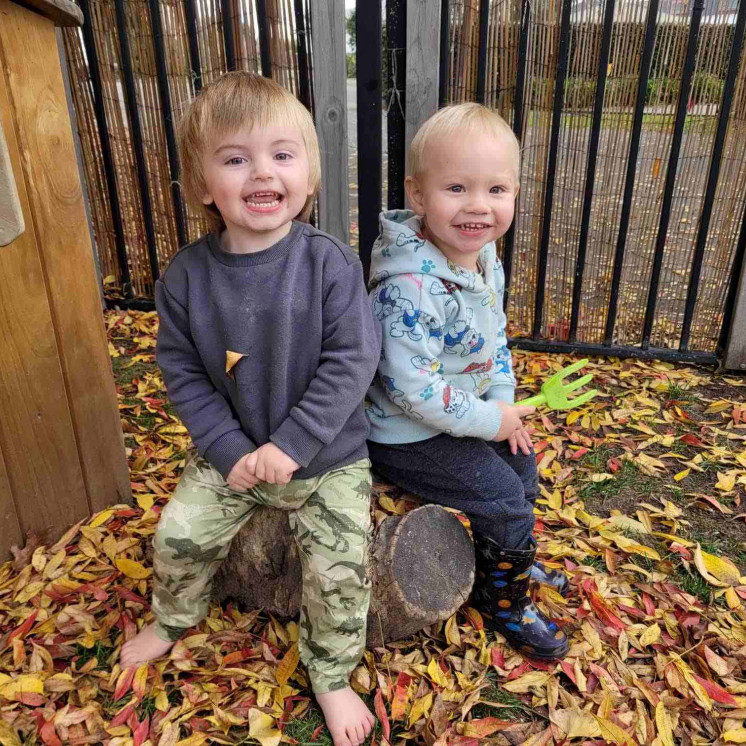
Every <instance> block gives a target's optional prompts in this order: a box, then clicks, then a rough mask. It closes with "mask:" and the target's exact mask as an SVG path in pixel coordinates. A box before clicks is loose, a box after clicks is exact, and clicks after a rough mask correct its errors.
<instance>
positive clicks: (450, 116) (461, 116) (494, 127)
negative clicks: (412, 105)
mask: <svg viewBox="0 0 746 746" xmlns="http://www.w3.org/2000/svg"><path fill="white" fill-rule="evenodd" d="M461 129H466V130H469V131H472V132H479V133H488V134H491V135H494V136H495V137H505V138H507V140H508V142H509V143H510V145H511V147H513V148H514V150H515V177H516V181H518V179H519V178H520V174H521V146H520V144H519V142H518V138H517V137H516V136H515V134H514V132H513V130H512V129H511V128H510V125H509V124H508V123H507V122H506V121H505V120H504V119H503V118H502V117H501V116H500V115H499V114H498V113H497V112H496V111H492V110H491V109H488V108H487V107H486V106H482V104H475V103H467V104H452V105H451V106H446V107H445V108H443V109H441V110H440V111H438V112H436V113H435V114H433V115H432V116H431V117H430V118H429V119H428V120H427V121H426V122H425V123H424V124H423V125H422V126H421V127H420V128H419V130H417V134H416V135H415V136H414V138H413V140H412V144H411V145H410V147H409V173H410V174H411V175H412V176H419V175H421V174H422V172H423V171H424V169H425V167H426V160H427V159H426V156H425V150H426V149H427V146H428V143H429V142H431V141H432V140H433V139H434V138H436V137H437V138H440V137H447V136H449V135H453V134H454V133H455V132H456V131H457V130H461Z"/></svg>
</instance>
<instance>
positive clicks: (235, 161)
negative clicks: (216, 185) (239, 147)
mask: <svg viewBox="0 0 746 746" xmlns="http://www.w3.org/2000/svg"><path fill="white" fill-rule="evenodd" d="M245 160H246V159H245V158H243V157H242V156H240V155H234V156H233V158H229V159H228V160H227V161H226V165H228V166H240V165H241V164H242V163H244V162H245Z"/></svg>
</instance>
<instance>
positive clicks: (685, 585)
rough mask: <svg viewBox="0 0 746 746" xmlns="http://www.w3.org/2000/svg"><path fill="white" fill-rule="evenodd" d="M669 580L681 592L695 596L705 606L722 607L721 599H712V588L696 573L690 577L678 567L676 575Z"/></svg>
mask: <svg viewBox="0 0 746 746" xmlns="http://www.w3.org/2000/svg"><path fill="white" fill-rule="evenodd" d="M671 579H672V580H673V581H674V583H676V585H678V586H679V587H680V588H681V589H682V590H683V591H685V592H686V593H689V594H691V595H692V596H696V597H697V598H698V599H699V600H700V601H701V602H702V603H703V604H705V605H708V604H711V603H713V602H714V603H715V604H717V605H722V603H723V601H722V599H712V587H711V586H710V585H708V583H707V581H706V580H705V579H704V578H703V577H702V576H701V575H699V574H697V573H692V574H691V575H690V574H689V573H688V572H687V571H686V570H685V569H684V568H683V567H681V566H679V567H677V568H676V573H675V574H674V575H672V576H671Z"/></svg>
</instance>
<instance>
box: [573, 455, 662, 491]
mask: <svg viewBox="0 0 746 746" xmlns="http://www.w3.org/2000/svg"><path fill="white" fill-rule="evenodd" d="M604 463H605V462H604ZM594 468H596V467H595V466H594ZM598 468H599V469H600V468H601V467H598ZM655 484H656V480H655V479H654V478H653V477H648V476H646V475H644V474H642V472H640V470H639V469H638V468H637V467H636V466H635V465H634V464H633V463H632V462H631V461H622V466H621V468H620V469H619V470H618V471H617V472H616V474H614V478H613V479H607V480H606V481H605V482H586V483H585V484H584V485H583V486H582V487H581V489H580V495H581V497H583V498H584V499H587V498H589V497H594V496H596V497H602V498H604V499H605V498H608V497H613V496H615V495H618V494H620V493H621V492H622V491H623V490H625V489H634V491H635V492H636V493H637V494H639V495H645V494H649V493H650V491H651V488H652V487H653V486H654V485H655Z"/></svg>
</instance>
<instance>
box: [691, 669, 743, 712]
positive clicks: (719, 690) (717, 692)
mask: <svg viewBox="0 0 746 746" xmlns="http://www.w3.org/2000/svg"><path fill="white" fill-rule="evenodd" d="M692 675H693V676H694V678H695V679H696V680H697V681H698V682H699V683H700V684H701V685H702V688H703V689H704V690H705V691H706V692H707V694H708V695H709V697H710V699H714V700H715V702H720V704H721V705H730V706H731V707H738V700H737V699H736V698H735V697H734V696H733V695H732V694H730V693H729V692H726V691H725V689H723V687H722V686H718V684H716V683H715V682H714V681H710V680H709V679H703V678H702V677H701V676H697V674H696V673H695V674H692Z"/></svg>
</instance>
